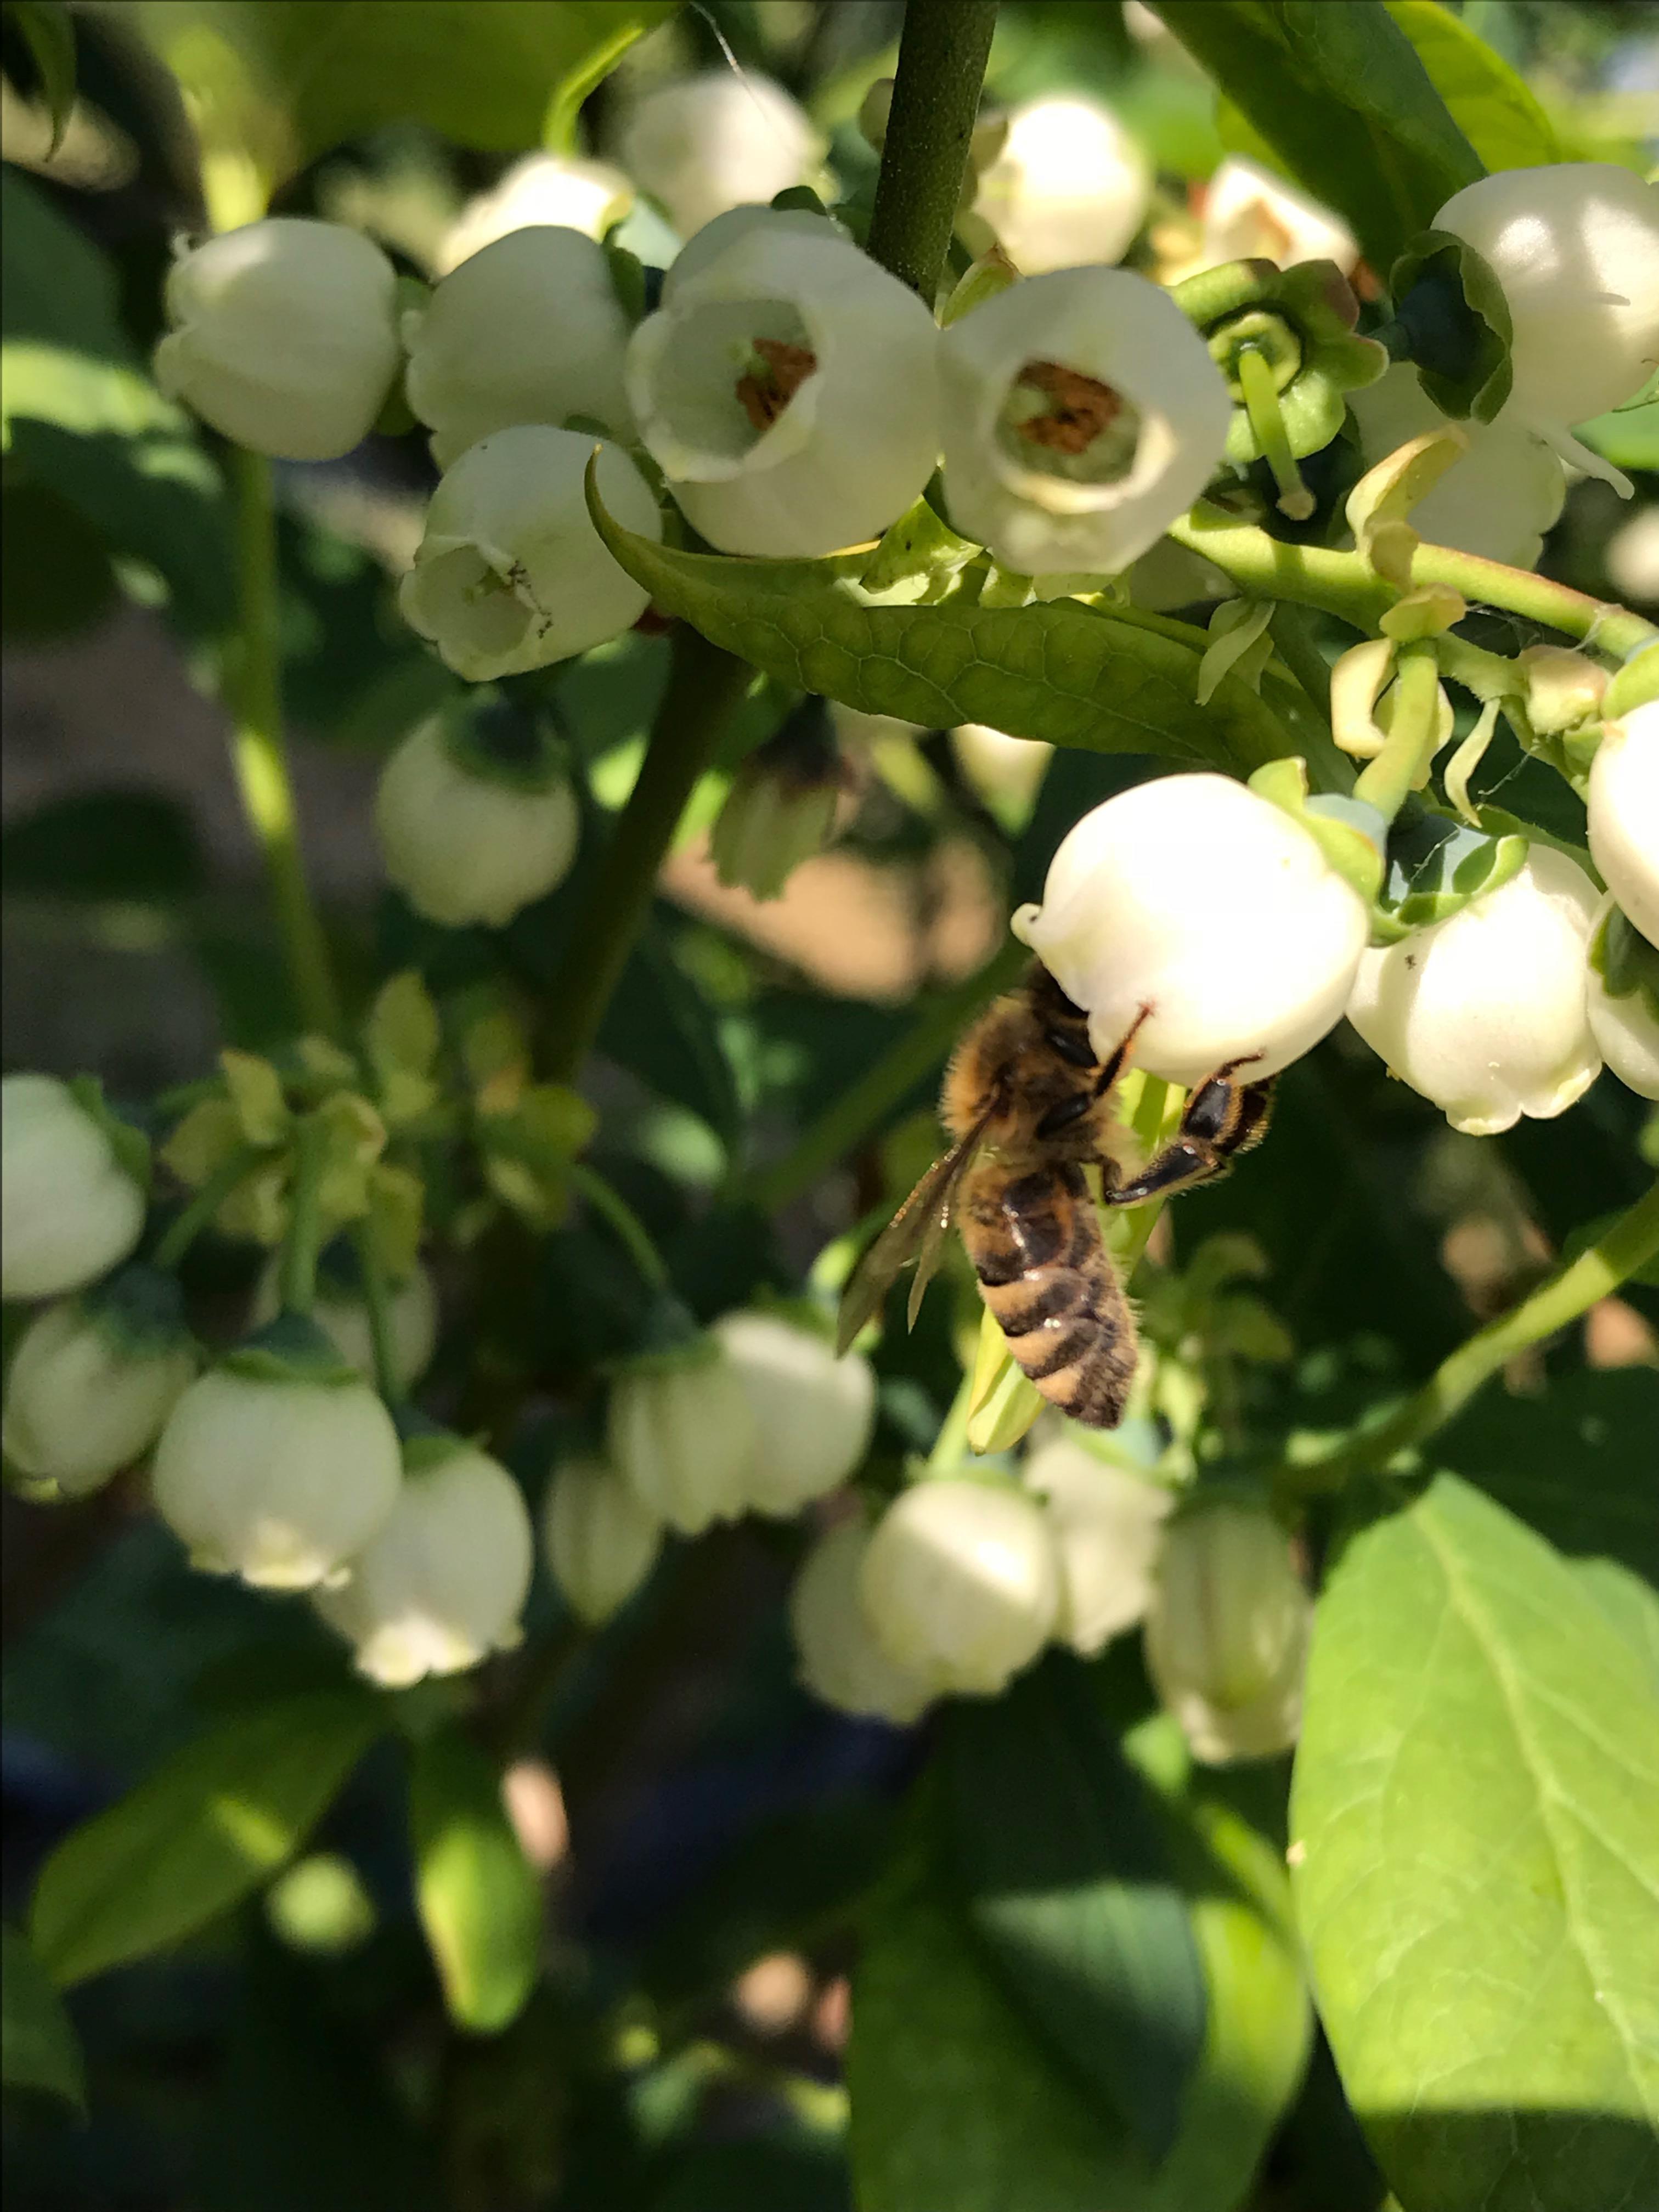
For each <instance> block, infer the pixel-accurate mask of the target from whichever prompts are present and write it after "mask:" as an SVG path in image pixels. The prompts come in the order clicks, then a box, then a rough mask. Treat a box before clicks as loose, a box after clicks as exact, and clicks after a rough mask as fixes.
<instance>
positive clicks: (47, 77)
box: [6, 0, 75, 156]
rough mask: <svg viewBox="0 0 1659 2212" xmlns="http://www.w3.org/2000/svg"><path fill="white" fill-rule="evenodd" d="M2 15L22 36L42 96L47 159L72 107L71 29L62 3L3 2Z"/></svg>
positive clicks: (34, 0) (58, 0)
mask: <svg viewBox="0 0 1659 2212" xmlns="http://www.w3.org/2000/svg"><path fill="white" fill-rule="evenodd" d="M6 13H7V15H9V17H10V18H11V20H12V21H13V22H14V23H15V24H16V26H17V28H18V30H19V31H20V32H21V34H22V39H23V43H24V45H25V46H27V48H28V50H29V59H30V60H31V61H32V62H33V64H34V66H35V70H36V72H37V73H38V75H39V76H40V90H41V91H42V93H43V94H45V95H46V110H47V112H48V113H49V114H50V115H51V117H52V143H51V145H50V146H49V147H48V149H47V153H48V156H50V155H52V154H55V153H56V152H57V151H58V148H59V147H60V146H61V145H62V144H63V143H64V131H66V130H68V128H69V119H70V112H71V111H72V110H73V108H74V106H75V26H74V24H73V23H72V22H71V21H70V11H69V9H67V8H66V7H65V6H64V0H6Z"/></svg>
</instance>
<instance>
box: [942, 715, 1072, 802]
mask: <svg viewBox="0 0 1659 2212" xmlns="http://www.w3.org/2000/svg"><path fill="white" fill-rule="evenodd" d="M951 751H952V752H953V753H955V755H956V757H957V766H958V767H959V768H960V769H961V770H962V772H963V775H965V776H966V777H967V779H968V781H969V783H970V784H972V786H973V787H974V789H975V791H976V792H977V793H979V795H980V797H981V799H983V800H984V801H985V803H986V805H987V806H989V807H990V808H991V810H992V811H993V812H994V814H996V816H997V817H998V818H999V820H1002V821H1004V822H1005V823H1008V822H1012V823H1015V824H1017V825H1018V826H1021V827H1023V826H1024V820H1025V817H1026V815H1027V814H1028V812H1029V811H1030V807H1031V805H1032V804H1033V802H1034V801H1035V799H1036V795H1037V793H1038V791H1039V790H1040V789H1041V788H1042V779H1043V777H1044V776H1045V775H1047V774H1048V763H1049V761H1050V760H1051V759H1052V758H1053V757H1054V747H1053V746H1052V745H1050V744H1044V742H1043V741H1042V738H1011V737H1010V736H1009V734H1008V732H1006V730H994V729H993V728H992V727H991V726H990V725H989V723H988V722H959V723H958V724H957V726H956V728H955V729H954V730H952V731H951Z"/></svg>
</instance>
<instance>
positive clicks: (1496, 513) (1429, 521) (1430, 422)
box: [1348, 362, 1567, 568]
mask: <svg viewBox="0 0 1659 2212" xmlns="http://www.w3.org/2000/svg"><path fill="white" fill-rule="evenodd" d="M1348 404H1349V406H1350V407H1352V410H1353V412H1354V419H1355V420H1356V422H1358V425H1359V450H1360V457H1361V459H1363V460H1364V464H1365V466H1366V467H1367V468H1371V467H1374V466H1375V465H1376V463H1377V462H1379V461H1381V460H1383V459H1385V458H1386V457H1387V456H1388V455H1389V453H1395V452H1396V451H1397V450H1398V449H1399V447H1401V446H1403V445H1406V444H1407V443H1409V441H1411V440H1412V439H1413V438H1417V437H1420V436H1422V435H1423V434H1424V432H1425V431H1429V430H1438V429H1440V428H1442V427H1443V425H1444V424H1445V422H1447V420H1448V417H1447V416H1443V414H1442V413H1441V412H1440V410H1439V409H1438V408H1437V406H1436V405H1435V404H1434V402H1433V400H1431V398H1429V395H1428V394H1427V392H1425V391H1424V389H1423V386H1422V385H1421V383H1420V382H1419V380H1418V374H1417V371H1416V370H1415V369H1414V368H1412V367H1411V365H1410V364H1409V363H1408V362H1395V365H1394V367H1393V368H1390V369H1389V371H1388V373H1387V374H1386V375H1384V376H1383V378H1381V379H1380V380H1379V381H1378V382H1376V384H1370V385H1367V386H1364V389H1363V390H1361V391H1358V392H1350V393H1349V394H1348ZM1458 428H1460V429H1461V430H1462V433H1463V435H1464V436H1465V437H1466V438H1467V439H1468V448H1469V449H1468V453H1464V454H1463V455H1462V457H1461V458H1460V459H1457V460H1455V461H1454V462H1453V463H1452V465H1451V466H1450V467H1449V469H1448V470H1447V471H1446V472H1445V474H1444V475H1443V477H1441V478H1440V480H1439V482H1438V483H1436V484H1435V485H1434V486H1433V487H1432V488H1431V489H1430V490H1429V491H1428V492H1427V493H1426V494H1425V495H1424V497H1423V498H1421V499H1419V501H1417V503H1416V504H1415V506H1413V508H1412V511H1411V515H1410V518H1409V519H1410V522H1411V526H1412V528H1413V530H1414V531H1416V532H1417V534H1418V536H1419V538H1423V539H1424V540H1425V542H1426V543H1428V544H1431V545H1445V546H1449V547H1450V549H1451V550H1453V551H1454V552H1456V553H1474V554H1478V555H1480V557H1481V558H1482V559H1483V560H1487V561H1503V562H1507V563H1509V564H1510V566H1512V567H1515V568H1531V567H1532V566H1533V564H1534V562H1536V560H1537V558H1538V556H1539V554H1540V553H1541V551H1542V550H1543V544H1544V533H1545V532H1546V531H1547V530H1550V529H1553V527H1554V526H1555V524H1556V522H1557V521H1558V520H1559V518H1560V513H1561V508H1562V506H1563V504H1564V503H1565V499H1566V496H1567V475H1566V471H1565V468H1563V466H1562V465H1561V461H1560V458H1559V455H1558V454H1557V453H1555V452H1554V451H1553V449H1552V448H1551V447H1549V446H1547V444H1546V443H1545V442H1544V441H1543V440H1542V439H1541V438H1540V437H1539V436H1538V435H1536V434H1535V433H1534V431H1532V430H1531V429H1529V428H1528V426H1527V425H1526V423H1524V422H1521V421H1519V420H1511V419H1510V416H1509V414H1508V413H1507V412H1506V413H1505V414H1504V416H1502V417H1501V418H1500V419H1499V420H1498V422H1492V423H1486V422H1474V421H1470V422H1462V423H1460V424H1459V425H1458Z"/></svg>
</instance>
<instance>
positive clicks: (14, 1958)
mask: <svg viewBox="0 0 1659 2212" xmlns="http://www.w3.org/2000/svg"><path fill="white" fill-rule="evenodd" d="M0 2081H3V2082H4V2083H5V2086H6V2087H7V2088H8V2089H46V2090H49V2091H50V2092H51V2093H52V2095H53V2096H54V2097H62V2098H64V2100H66V2102H68V2103H70V2104H71V2105H74V2106H77V2107H78V2108H79V2109H80V2110H81V2111H82V2112H84V2111H85V2109H86V2102H87V2081H86V2069H85V2068H84V2067H83V2066H82V2063H81V2046H80V2045H79V2044H78V2043H77V2042H76V2039H75V2030H74V2029H73V2028H72V2027H70V2021H69V2015H68V2014H67V2013H66V2012H65V2011H64V2001H63V1999H62V1998H61V1997H60V1996H58V1992H57V1990H55V1989H54V1988H53V1987H52V1981H51V1978H50V1977H49V1976H48V1975H47V1973H46V1970H45V1968H44V1967H43V1966H41V1964H40V1960H38V1959H37V1958H36V1957H35V1955H34V1954H33V1951H32V1950H31V1949H30V1948H29V1945H28V1939H27V1937H26V1936H21V1935H20V1934H19V1933H18V1931H17V1929H15V1928H7V1929H0Z"/></svg>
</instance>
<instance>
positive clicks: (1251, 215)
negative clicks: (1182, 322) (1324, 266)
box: [1182, 154, 1359, 275]
mask: <svg viewBox="0 0 1659 2212" xmlns="http://www.w3.org/2000/svg"><path fill="white" fill-rule="evenodd" d="M1358 259H1359V246H1358V241H1357V240H1356V239H1355V237H1354V234H1353V233H1352V231H1351V230H1350V229H1349V228H1348V226H1347V225H1346V223H1345V222H1343V221H1342V220H1341V218H1340V216H1335V215H1333V214H1332V212H1331V210H1330V209H1329V208H1328V207H1325V206H1322V204H1321V203H1320V202H1319V201H1318V200H1316V199H1310V197H1308V195H1307V193H1306V192H1300V191H1297V188H1296V186H1295V185H1290V184H1286V183H1285V179H1284V178H1283V177H1276V176H1274V175H1273V172H1272V171H1271V170H1270V169H1264V168H1263V167H1261V163H1260V162H1259V161H1250V160H1249V158H1248V156H1246V155H1243V154H1230V155H1228V156H1227V158H1226V160H1225V161H1223V162H1222V164H1221V165H1220V167H1218V169H1217V170H1216V172H1215V174H1214V175H1213V176H1212V178H1211V179H1210V181H1209V183H1208V185H1206V187H1205V193H1204V233H1203V244H1202V247H1201V258H1200V261H1199V263H1198V266H1199V267H1200V268H1203V269H1213V268H1218V267H1219V266H1220V265H1221V264H1223V263H1225V262H1228V261H1271V262H1273V264H1274V265H1275V266H1276V267H1278V268H1280V269H1291V268H1294V267H1295V266H1296V264H1297V263H1298V262H1302V261H1334V262H1335V264H1336V265H1337V267H1338V268H1339V269H1340V270H1342V271H1343V273H1344V274H1345V275H1347V274H1351V273H1352V270H1353V268H1354V265H1355V264H1356V263H1357V262H1358ZM1182 273H1183V274H1184V273H1185V272H1184V271H1183V272H1182Z"/></svg>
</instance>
